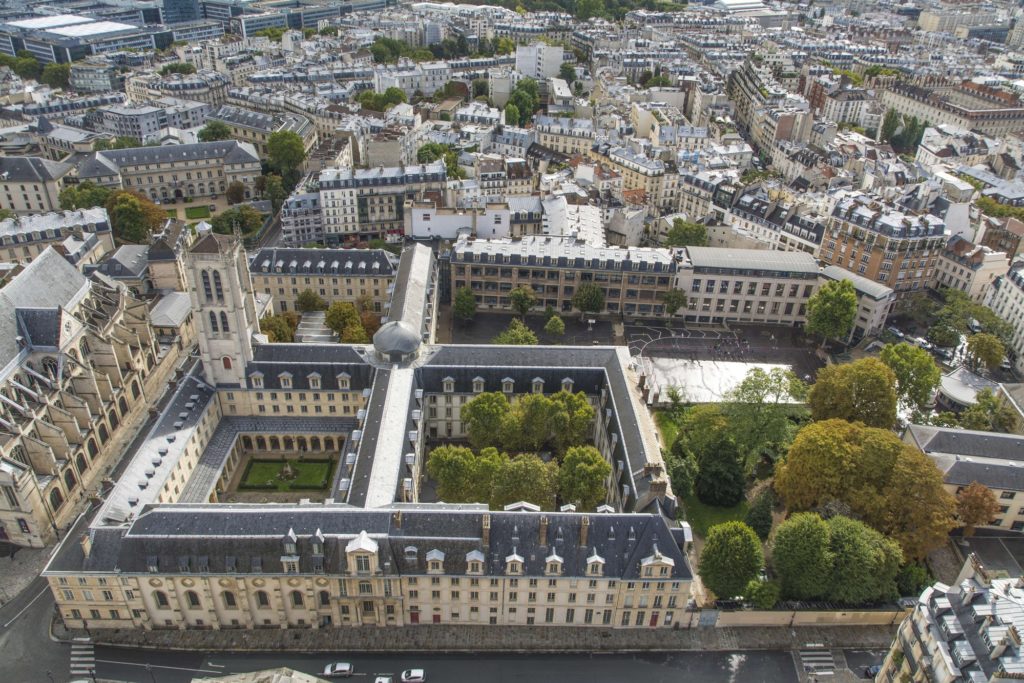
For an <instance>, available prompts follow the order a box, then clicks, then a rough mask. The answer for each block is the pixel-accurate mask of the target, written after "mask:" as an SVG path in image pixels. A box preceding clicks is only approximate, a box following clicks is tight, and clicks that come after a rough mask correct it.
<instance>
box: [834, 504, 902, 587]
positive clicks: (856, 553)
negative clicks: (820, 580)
mask: <svg viewBox="0 0 1024 683" xmlns="http://www.w3.org/2000/svg"><path fill="white" fill-rule="evenodd" d="M826 525H827V527H828V534H829V548H830V549H831V552H832V557H833V558H834V559H833V564H832V570H831V577H830V581H829V584H830V585H829V589H828V594H827V597H828V599H829V600H834V601H836V602H841V603H844V604H849V605H862V604H864V603H877V602H881V601H883V600H893V599H895V598H896V597H898V595H897V593H898V591H897V589H896V574H897V573H898V572H899V568H900V561H901V560H902V555H903V553H902V551H901V550H900V546H899V544H898V543H896V542H895V541H893V540H892V539H890V538H886V537H885V536H883V535H882V534H880V533H879V532H877V531H875V530H874V529H872V528H871V527H869V526H868V525H866V524H864V523H863V522H859V521H857V520H855V519H850V518H849V517H843V516H841V515H840V516H836V517H832V518H831V519H829V520H828V521H827V522H826Z"/></svg>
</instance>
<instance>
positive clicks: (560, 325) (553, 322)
mask: <svg viewBox="0 0 1024 683" xmlns="http://www.w3.org/2000/svg"><path fill="white" fill-rule="evenodd" d="M544 333H545V334H546V335H548V337H550V338H552V339H557V338H559V337H561V336H562V335H564V334H565V322H564V321H563V320H562V319H561V318H560V317H558V316H557V315H553V316H551V317H550V318H548V321H547V322H546V323H544Z"/></svg>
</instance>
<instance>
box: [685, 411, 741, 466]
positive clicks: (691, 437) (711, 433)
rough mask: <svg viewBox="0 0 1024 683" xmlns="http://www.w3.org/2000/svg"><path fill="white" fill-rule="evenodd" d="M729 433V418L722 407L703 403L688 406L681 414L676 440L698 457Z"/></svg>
mask: <svg viewBox="0 0 1024 683" xmlns="http://www.w3.org/2000/svg"><path fill="white" fill-rule="evenodd" d="M730 434H731V432H730V429H729V420H728V418H726V416H725V414H724V413H723V412H722V409H721V408H720V407H719V406H717V405H715V404H713V403H704V404H702V405H697V406H693V407H691V408H688V409H687V410H686V412H685V413H684V414H683V417H682V419H681V420H680V423H679V433H678V435H677V437H676V441H679V442H681V446H682V447H685V448H686V450H687V451H689V452H690V453H692V454H693V455H694V456H695V457H696V458H698V459H699V458H700V457H701V456H702V455H703V454H704V453H705V452H707V451H709V450H711V448H712V447H713V445H714V444H716V443H717V442H718V441H719V440H721V439H723V438H727V437H729V436H730Z"/></svg>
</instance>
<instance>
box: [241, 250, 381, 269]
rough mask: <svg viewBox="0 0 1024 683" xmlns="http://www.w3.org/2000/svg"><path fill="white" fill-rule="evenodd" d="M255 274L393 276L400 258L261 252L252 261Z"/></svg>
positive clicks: (375, 253) (366, 253)
mask: <svg viewBox="0 0 1024 683" xmlns="http://www.w3.org/2000/svg"><path fill="white" fill-rule="evenodd" d="M249 263H250V268H251V270H252V272H253V273H273V272H282V273H315V274H321V273H323V274H338V275H342V274H344V275H393V274H394V272H395V267H396V265H397V259H396V258H395V257H394V255H393V254H391V253H390V252H388V251H385V250H384V249H277V248H268V249H260V250H259V251H257V252H256V253H255V254H253V256H252V258H251V259H250V261H249Z"/></svg>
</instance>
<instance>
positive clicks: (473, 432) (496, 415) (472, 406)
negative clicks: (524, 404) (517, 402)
mask: <svg viewBox="0 0 1024 683" xmlns="http://www.w3.org/2000/svg"><path fill="white" fill-rule="evenodd" d="M510 412H511V407H510V405H509V402H508V398H507V397H506V396H505V394H503V393H502V392H500V391H490V392H485V393H482V394H479V395H477V396H475V397H473V399H471V400H470V401H468V402H467V403H466V404H465V405H464V406H462V410H461V411H460V413H459V415H460V416H461V419H462V423H463V425H464V426H465V428H466V435H467V438H468V439H469V443H470V444H471V445H472V446H473V447H474V448H485V447H487V446H491V445H494V444H496V443H498V439H500V438H501V435H502V434H503V433H504V432H505V424H506V422H507V420H508V419H509V413H510Z"/></svg>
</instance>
